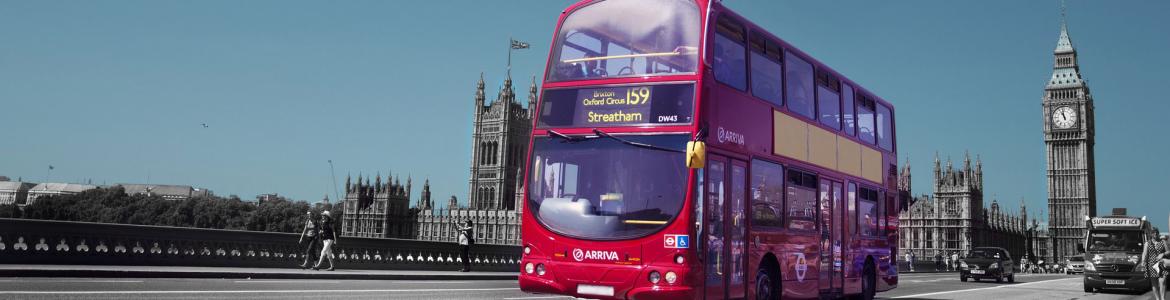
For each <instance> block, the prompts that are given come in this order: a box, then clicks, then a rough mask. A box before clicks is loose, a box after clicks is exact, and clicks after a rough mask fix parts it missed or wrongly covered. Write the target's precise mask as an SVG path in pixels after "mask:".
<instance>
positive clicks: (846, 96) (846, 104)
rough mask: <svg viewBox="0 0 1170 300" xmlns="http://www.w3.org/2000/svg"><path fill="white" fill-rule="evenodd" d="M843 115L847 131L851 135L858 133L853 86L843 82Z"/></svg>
mask: <svg viewBox="0 0 1170 300" xmlns="http://www.w3.org/2000/svg"><path fill="white" fill-rule="evenodd" d="M841 102H842V103H843V104H842V105H841V116H842V117H843V118H842V121H844V124H843V126H844V127H845V133H848V134H849V135H850V136H853V135H857V129H856V127H857V118H856V117H854V116H853V107H854V106H853V87H852V86H850V85H848V84H845V83H842V84H841Z"/></svg>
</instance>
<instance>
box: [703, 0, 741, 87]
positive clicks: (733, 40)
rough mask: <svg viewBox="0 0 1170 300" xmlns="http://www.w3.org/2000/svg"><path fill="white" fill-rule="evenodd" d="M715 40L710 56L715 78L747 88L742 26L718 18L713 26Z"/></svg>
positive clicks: (733, 85) (734, 85) (730, 84)
mask: <svg viewBox="0 0 1170 300" xmlns="http://www.w3.org/2000/svg"><path fill="white" fill-rule="evenodd" d="M715 27H716V29H717V30H716V32H717V34H715V42H714V43H712V44H711V56H712V57H713V60H714V62H713V64H714V68H715V80H718V81H719V82H722V83H723V84H726V85H729V86H731V87H734V88H735V89H737V90H741V91H744V90H747V61H746V58H745V57H744V52H745V51H744V47H743V41H744V38H743V37H744V35H743V26H740V25H739V24H735V23H734V22H732V21H729V20H727V19H723V18H720V20H719V22H718V24H717V25H716V26H715Z"/></svg>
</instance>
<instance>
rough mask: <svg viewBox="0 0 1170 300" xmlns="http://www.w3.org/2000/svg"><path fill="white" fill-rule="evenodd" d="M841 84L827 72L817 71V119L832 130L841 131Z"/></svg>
mask: <svg viewBox="0 0 1170 300" xmlns="http://www.w3.org/2000/svg"><path fill="white" fill-rule="evenodd" d="M840 90H841V82H840V81H838V80H837V78H836V77H834V76H833V74H829V72H828V71H824V70H818V71H817V111H818V112H819V113H820V116H819V117H818V119H820V121H821V124H825V125H827V126H829V127H833V129H838V130H840V129H841V95H840V94H838V91H840Z"/></svg>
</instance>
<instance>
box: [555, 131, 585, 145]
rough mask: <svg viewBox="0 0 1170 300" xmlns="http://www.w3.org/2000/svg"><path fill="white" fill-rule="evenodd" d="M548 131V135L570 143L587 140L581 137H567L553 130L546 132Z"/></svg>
mask: <svg viewBox="0 0 1170 300" xmlns="http://www.w3.org/2000/svg"><path fill="white" fill-rule="evenodd" d="M546 131H548V135H551V136H555V137H559V138H562V139H564V140H566V141H570V142H578V141H582V140H585V138H584V137H579V136H567V135H565V134H564V133H560V132H557V131H556V130H552V129H549V130H546Z"/></svg>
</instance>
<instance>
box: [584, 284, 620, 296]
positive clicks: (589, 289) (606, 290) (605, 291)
mask: <svg viewBox="0 0 1170 300" xmlns="http://www.w3.org/2000/svg"><path fill="white" fill-rule="evenodd" d="M577 293H578V294H585V295H598V296H606V297H613V287H612V286H604V285H588V284H578V285H577Z"/></svg>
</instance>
